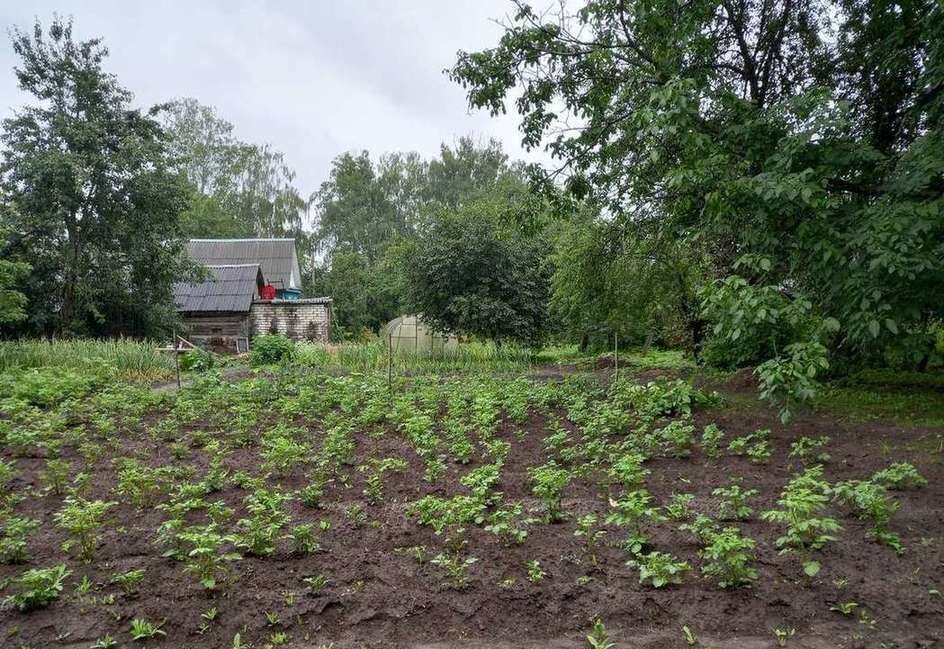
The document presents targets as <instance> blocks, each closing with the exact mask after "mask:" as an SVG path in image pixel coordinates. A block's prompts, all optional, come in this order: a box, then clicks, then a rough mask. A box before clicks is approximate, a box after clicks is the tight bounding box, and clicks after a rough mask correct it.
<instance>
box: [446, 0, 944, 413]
mask: <svg viewBox="0 0 944 649" xmlns="http://www.w3.org/2000/svg"><path fill="white" fill-rule="evenodd" d="M769 9H770V7H768V6H767V5H765V4H764V3H763V2H760V0H750V1H748V2H746V3H744V4H742V5H737V6H734V5H731V6H728V5H724V6H721V7H720V8H719V6H718V5H717V3H714V2H711V1H710V0H699V1H696V2H691V3H686V4H684V5H679V6H676V5H673V6H671V7H668V6H662V5H652V4H650V3H646V2H642V1H641V0H634V1H631V2H628V3H627V2H622V1H618V0H594V1H589V0H588V1H585V2H582V3H578V5H576V6H573V7H569V8H568V10H567V11H562V12H560V15H554V16H553V17H552V16H548V15H546V14H542V13H541V11H540V10H538V9H537V8H532V7H531V6H529V5H519V7H518V9H517V11H516V12H515V13H513V14H512V15H511V16H509V18H508V20H507V21H506V22H505V23H503V33H502V34H501V35H500V39H499V40H498V42H497V43H496V44H495V45H494V46H490V47H487V48H485V49H483V50H482V51H477V52H459V54H458V57H457V61H456V63H455V65H454V66H453V67H452V68H451V70H450V71H449V74H450V77H451V78H452V79H453V80H454V81H456V82H457V83H460V84H461V85H462V86H463V87H464V88H465V90H466V92H467V98H468V101H469V105H470V107H473V108H483V109H486V110H488V111H490V112H491V113H492V114H494V115H497V114H500V113H503V112H505V110H506V108H507V104H508V102H509V101H512V98H513V102H514V106H515V108H516V109H517V112H518V114H519V116H520V126H521V130H522V136H523V141H524V143H525V144H526V145H527V146H532V147H538V146H541V145H542V144H546V143H547V144H548V146H549V147H550V148H551V150H552V151H553V153H554V154H555V156H556V157H557V158H558V159H559V160H560V165H557V166H556V167H555V170H554V171H553V172H548V173H547V175H546V176H545V179H546V180H547V181H548V183H550V181H551V179H552V178H553V179H554V180H557V179H558V177H559V174H561V173H566V174H567V175H568V176H569V177H568V178H567V180H566V186H567V188H568V190H569V192H570V193H571V194H572V195H573V196H574V197H575V198H577V199H586V200H587V201H588V202H590V203H592V204H599V205H602V206H603V209H604V211H605V213H606V218H605V222H606V223H607V224H608V225H609V224H611V225H610V227H603V228H601V229H603V230H605V233H604V234H603V235H601V238H602V239H603V242H602V244H601V245H587V244H583V243H582V242H581V243H579V244H575V247H578V246H579V250H578V252H577V253H576V254H575V255H573V259H568V262H569V263H568V265H573V266H576V267H577V270H575V271H574V274H575V275H576V276H578V277H588V276H589V277H590V279H591V280H592V283H591V282H588V285H589V286H590V287H591V288H590V289H588V292H589V291H593V292H594V293H596V294H601V295H599V297H597V296H596V295H591V296H590V297H591V298H592V299H586V298H581V297H578V298H577V299H575V300H573V301H572V302H571V304H574V303H581V302H583V303H585V304H587V306H588V307H589V308H588V309H587V311H588V313H589V314H590V317H591V318H593V319H595V320H597V321H598V322H601V323H602V321H603V320H604V317H603V316H601V315H597V314H607V313H609V312H610V310H609V309H608V308H607V306H608V305H610V304H614V303H615V304H618V303H619V301H620V299H621V298H622V297H623V296H624V295H625V293H626V292H627V289H626V287H625V285H626V284H627V283H629V282H628V281H627V280H626V279H625V275H623V274H622V273H621V268H620V267H621V266H631V265H632V264H633V263H634V261H635V260H634V258H638V261H635V263H636V266H637V267H638V268H639V269H640V272H639V273H638V274H636V275H634V276H632V278H631V280H630V281H631V282H632V283H636V284H641V285H643V286H647V285H653V284H655V283H656V282H657V281H658V278H660V277H661V276H662V275H663V274H665V272H666V271H665V268H666V267H671V265H672V264H671V262H672V261H673V259H674V258H678V257H680V256H682V255H679V254H678V248H679V246H680V245H682V246H692V247H696V246H697V247H698V249H699V250H702V251H703V253H704V255H705V256H706V257H707V259H706V262H705V265H704V267H705V268H707V269H710V272H711V274H712V275H713V277H709V278H707V279H708V280H709V282H710V279H716V280H717V284H715V285H714V287H715V289H717V291H715V290H712V291H709V293H717V292H720V295H712V294H708V295H704V298H705V301H706V304H705V306H706V307H707V309H706V313H705V316H706V319H707V320H708V322H704V321H702V322H699V319H698V318H697V317H696V318H690V319H689V320H690V321H691V322H692V325H693V326H692V327H691V334H690V338H691V340H692V343H693V346H694V348H695V350H696V351H698V349H699V348H700V347H701V345H702V344H705V352H706V353H705V356H706V357H707V358H710V359H713V358H719V360H720V361H722V362H724V363H725V364H728V365H732V364H733V365H739V364H760V368H761V369H760V370H759V374H760V375H761V379H762V390H763V392H764V395H765V396H766V397H767V398H770V399H773V400H775V401H776V402H777V403H778V405H780V404H782V405H783V414H784V416H785V418H786V417H789V415H790V414H792V412H793V410H794V408H795V406H796V405H797V403H799V402H802V401H804V400H807V399H808V398H809V397H810V396H811V395H812V394H813V393H815V391H816V390H817V389H818V386H817V379H818V376H819V375H820V374H821V373H822V370H823V369H825V367H826V362H827V359H829V360H834V359H837V360H849V361H851V362H853V363H863V362H870V361H872V360H874V359H881V358H882V356H883V354H885V353H889V352H895V353H898V352H899V350H908V349H910V350H916V353H915V354H914V357H915V359H916V360H917V362H926V359H927V357H928V355H929V354H930V353H931V352H932V350H933V335H932V323H935V322H939V321H940V319H941V315H942V313H941V308H942V307H941V304H942V303H941V301H940V300H939V299H937V296H938V295H939V293H940V287H941V285H942V280H944V254H942V253H944V243H942V242H944V218H942V214H944V203H942V202H941V201H940V200H939V199H940V191H939V190H940V182H941V174H940V169H941V168H942V167H944V131H942V126H941V125H942V124H944V121H942V119H941V117H942V114H944V99H942V95H941V93H940V92H938V91H937V89H938V88H939V87H940V84H941V83H942V79H944V72H942V70H944V66H942V65H941V57H942V54H941V50H940V48H939V47H938V45H937V42H938V39H937V35H938V33H939V32H940V29H941V25H942V22H944V9H942V7H941V6H940V3H938V2H936V1H935V0H916V1H914V2H909V3H905V4H898V5H895V7H894V8H893V9H892V8H891V7H890V5H888V4H887V3H882V2H878V3H866V2H858V3H857V2H853V3H849V2H839V1H837V0H818V1H815V2H806V3H800V4H796V3H788V4H780V5H777V7H776V8H774V9H772V10H770V11H768V10H769ZM759 16H762V17H763V19H759V18H758V17H759ZM787 53H789V54H787ZM788 59H789V63H786V61H787V60H788ZM560 106H567V107H568V109H569V110H568V111H564V112H563V113H562V112H561V111H560ZM569 114H579V115H581V116H582V117H583V120H584V123H582V124H581V127H580V128H572V127H571V125H570V124H569V123H568V120H567V115H569ZM600 220H601V221H604V219H603V218H601V219H600ZM627 240H628V241H627ZM638 240H642V241H644V242H649V241H652V242H653V243H652V244H651V245H649V246H648V248H644V250H643V252H642V254H640V251H639V245H638V244H637V241H638ZM590 243H591V244H594V243H595V242H594V241H592V240H591V242H590ZM596 250H599V251H601V252H602V254H601V253H597V254H596V255H595V257H596V258H595V259H594V251H596ZM623 255H625V257H626V258H627V259H626V260H625V261H624V260H621V259H615V258H618V257H620V256H623ZM588 258H590V259H589V260H588ZM584 268H586V269H588V270H585V269H584ZM566 270H567V271H569V269H566ZM594 274H595V275H597V277H593V275H594ZM684 281H685V279H684V277H683V278H680V280H679V283H682V282H684ZM705 283H708V282H705ZM571 284H575V285H577V286H581V285H582V284H583V280H582V279H579V280H577V281H576V282H571ZM709 285H710V284H709ZM630 290H631V289H630ZM662 293H663V294H664V292H662ZM569 294H577V295H578V296H579V292H569ZM660 297H661V296H660ZM657 299H658V298H657ZM598 305H602V306H598ZM565 306H570V304H568V303H567V302H565ZM692 306H693V305H692V304H690V303H689V304H686V301H684V300H681V301H680V305H679V309H680V310H687V311H688V312H692V311H696V312H697V310H698V309H697V302H696V304H695V305H694V306H695V308H694V309H693V308H692ZM686 307H687V308H686ZM570 312H571V313H578V314H579V309H577V308H570ZM634 312H635V313H638V310H634ZM709 327H710V328H711V330H710V331H708V328H709ZM832 333H837V334H838V335H835V336H833V335H831V334H832ZM706 334H707V335H706ZM706 338H710V339H711V340H707V341H706V340H705V339H706ZM716 342H721V343H723V347H724V348H723V349H718V348H717V347H715V348H714V349H713V344H714V343H716ZM922 357H923V358H924V361H922V360H920V359H922ZM763 361H766V362H763Z"/></svg>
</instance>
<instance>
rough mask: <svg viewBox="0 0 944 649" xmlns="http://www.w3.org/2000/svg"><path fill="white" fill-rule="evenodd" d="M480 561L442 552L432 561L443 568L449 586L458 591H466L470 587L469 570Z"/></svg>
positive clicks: (431, 561)
mask: <svg viewBox="0 0 944 649" xmlns="http://www.w3.org/2000/svg"><path fill="white" fill-rule="evenodd" d="M476 561H478V559H477V558H475V557H462V556H460V555H458V554H447V553H445V552H441V553H440V554H437V555H436V556H435V557H433V558H432V560H430V563H432V564H433V565H434V566H438V567H440V568H442V569H443V570H444V571H445V573H446V576H447V578H448V579H449V584H450V586H452V588H454V589H456V590H464V589H465V588H466V586H468V585H469V568H470V567H472V565H474V564H475V562H476Z"/></svg>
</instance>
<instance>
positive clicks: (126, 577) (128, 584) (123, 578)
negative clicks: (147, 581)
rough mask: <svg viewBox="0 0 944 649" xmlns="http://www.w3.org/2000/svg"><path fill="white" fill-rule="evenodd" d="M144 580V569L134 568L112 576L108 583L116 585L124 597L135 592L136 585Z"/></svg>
mask: <svg viewBox="0 0 944 649" xmlns="http://www.w3.org/2000/svg"><path fill="white" fill-rule="evenodd" d="M143 579H144V568H136V569H134V570H128V571H127V572H121V573H118V574H116V575H113V576H112V578H111V579H110V580H109V583H112V584H117V585H118V586H119V587H120V588H121V590H123V591H124V592H125V594H126V595H130V594H132V593H134V592H135V590H137V587H138V585H139V584H140V583H141V581H142V580H143Z"/></svg>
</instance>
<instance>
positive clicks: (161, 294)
mask: <svg viewBox="0 0 944 649" xmlns="http://www.w3.org/2000/svg"><path fill="white" fill-rule="evenodd" d="M11 36H12V41H13V50H14V52H15V54H16V55H17V57H18V59H19V60H18V64H17V66H16V68H15V72H16V77H17V81H18V83H19V87H20V88H21V89H22V90H23V91H24V92H25V93H27V94H28V95H32V96H33V97H34V98H35V100H36V103H34V104H32V105H29V106H25V107H23V108H21V109H20V110H18V111H17V112H16V113H15V115H14V116H13V117H10V118H8V119H6V120H5V121H4V122H3V134H2V140H3V144H4V146H3V161H2V167H0V170H2V179H0V183H2V186H3V195H4V209H3V210H2V213H0V226H2V230H3V231H7V230H9V231H12V232H16V233H22V234H19V235H18V236H16V237H14V238H12V239H10V241H9V242H8V243H6V244H5V245H4V252H3V257H4V258H5V259H7V260H18V261H26V262H29V264H30V265H31V271H30V273H29V276H28V278H27V279H26V281H25V282H24V285H23V287H24V292H25V293H26V294H28V295H29V296H30V299H29V303H28V304H27V307H26V308H27V313H28V320H27V323H28V327H29V329H30V330H31V331H33V332H35V333H63V332H65V333H73V334H82V333H88V334H93V335H109V334H110V335H114V334H118V333H129V334H133V335H144V334H156V333H161V332H162V331H165V330H166V329H167V328H169V325H170V324H171V323H172V320H173V319H174V317H175V314H174V311H173V302H172V299H171V297H172V296H171V287H172V284H173V282H175V281H180V280H181V279H184V278H186V277H187V276H188V275H189V274H190V266H189V263H188V262H187V261H186V259H185V256H184V255H182V254H181V252H182V244H181V241H180V238H179V228H178V215H179V214H180V212H181V211H182V210H183V209H185V208H186V205H187V197H188V191H187V188H186V185H185V182H184V180H183V179H182V178H181V177H179V176H178V175H177V174H176V173H174V172H173V171H172V170H171V169H170V163H171V158H170V155H169V152H168V150H167V146H166V142H165V139H164V134H163V132H162V129H161V127H160V124H159V123H158V122H157V121H156V120H155V119H154V117H153V114H152V113H150V112H143V111H141V110H138V109H135V108H133V107H132V106H131V100H132V95H131V93H130V92H129V91H128V90H126V89H125V88H123V87H121V85H119V83H118V80H117V79H116V78H115V76H114V75H113V74H110V73H108V72H106V71H105V69H104V61H105V58H106V56H107V54H108V51H107V49H106V48H105V46H104V45H103V44H102V42H101V40H100V39H93V40H89V41H84V42H76V41H75V40H74V39H73V34H72V24H71V21H67V20H63V19H60V18H58V17H57V18H54V19H53V20H52V22H51V23H50V24H49V25H48V27H47V28H45V29H44V28H43V26H42V25H40V24H39V23H38V22H37V23H36V25H35V27H34V28H33V29H32V30H26V31H20V30H19V29H14V30H13V32H12V35H11ZM50 98H55V101H49V100H50ZM24 235H26V236H24Z"/></svg>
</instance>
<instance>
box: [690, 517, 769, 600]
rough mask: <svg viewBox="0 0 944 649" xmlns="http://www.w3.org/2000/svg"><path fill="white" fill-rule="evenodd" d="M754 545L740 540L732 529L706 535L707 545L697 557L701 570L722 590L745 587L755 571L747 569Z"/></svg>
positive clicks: (753, 577) (745, 539)
mask: <svg viewBox="0 0 944 649" xmlns="http://www.w3.org/2000/svg"><path fill="white" fill-rule="evenodd" d="M754 545H755V543H754V540H753V539H750V538H747V537H745V536H741V534H740V532H738V529H737V528H736V527H726V528H724V529H722V530H720V531H718V532H713V533H710V534H709V536H708V544H707V545H706V546H705V547H704V548H702V549H701V550H700V551H699V553H698V554H699V556H701V558H702V560H703V561H704V563H703V565H702V568H701V570H702V572H703V573H704V574H706V575H708V576H709V577H715V578H717V579H718V585H719V586H721V587H722V588H735V587H738V586H746V585H749V584H750V583H751V582H753V581H754V580H755V579H757V570H756V569H754V568H753V567H752V566H751V561H753V559H754Z"/></svg>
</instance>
